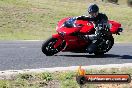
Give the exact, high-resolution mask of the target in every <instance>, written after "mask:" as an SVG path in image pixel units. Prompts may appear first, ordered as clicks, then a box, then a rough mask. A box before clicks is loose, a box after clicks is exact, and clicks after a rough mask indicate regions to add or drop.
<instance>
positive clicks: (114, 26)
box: [109, 20, 121, 34]
mask: <svg viewBox="0 0 132 88" xmlns="http://www.w3.org/2000/svg"><path fill="white" fill-rule="evenodd" d="M109 24H110V26H111V27H110V31H111V33H113V34H115V33H116V32H117V30H118V28H120V27H121V24H120V23H118V22H116V21H112V20H111V21H109Z"/></svg>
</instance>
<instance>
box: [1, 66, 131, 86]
mask: <svg viewBox="0 0 132 88" xmlns="http://www.w3.org/2000/svg"><path fill="white" fill-rule="evenodd" d="M86 73H88V74H130V75H132V68H127V67H122V68H108V69H100V70H99V69H98V70H97V69H89V70H87V71H86ZM76 75H77V72H76V71H62V72H52V73H50V72H42V73H24V74H18V75H10V77H9V76H8V78H7V77H6V76H4V77H3V76H0V78H2V79H1V80H0V88H79V87H80V86H79V85H78V84H77V82H76ZM130 87H132V83H129V84H120V83H118V84H116V83H115V84H86V85H83V88H130Z"/></svg>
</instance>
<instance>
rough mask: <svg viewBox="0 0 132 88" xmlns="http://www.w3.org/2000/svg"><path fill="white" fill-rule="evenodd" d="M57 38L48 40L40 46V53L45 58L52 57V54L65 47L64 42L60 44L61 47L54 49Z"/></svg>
mask: <svg viewBox="0 0 132 88" xmlns="http://www.w3.org/2000/svg"><path fill="white" fill-rule="evenodd" d="M57 40H58V39H57V38H52V37H51V38H49V39H48V40H47V41H45V42H44V43H43V44H42V47H41V49H42V52H43V53H44V54H45V55H46V56H53V55H54V54H56V53H58V52H60V51H61V50H62V49H63V48H64V47H65V44H66V43H65V42H62V43H61V45H59V46H58V47H57V48H54V45H55V43H56V42H57Z"/></svg>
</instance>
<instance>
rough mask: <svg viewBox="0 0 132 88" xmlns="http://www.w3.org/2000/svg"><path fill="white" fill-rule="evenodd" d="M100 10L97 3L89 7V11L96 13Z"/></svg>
mask: <svg viewBox="0 0 132 88" xmlns="http://www.w3.org/2000/svg"><path fill="white" fill-rule="evenodd" d="M98 11H99V7H98V6H97V5H96V4H92V5H90V6H89V7H88V13H96V12H98Z"/></svg>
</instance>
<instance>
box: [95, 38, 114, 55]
mask: <svg viewBox="0 0 132 88" xmlns="http://www.w3.org/2000/svg"><path fill="white" fill-rule="evenodd" d="M113 45H114V38H113V36H111V37H110V38H109V39H107V40H106V41H105V44H104V46H102V47H101V46H100V45H98V47H97V50H96V51H95V52H94V54H95V55H104V53H106V52H108V51H109V50H110V49H111V48H112V46H113Z"/></svg>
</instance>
